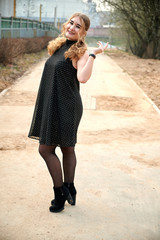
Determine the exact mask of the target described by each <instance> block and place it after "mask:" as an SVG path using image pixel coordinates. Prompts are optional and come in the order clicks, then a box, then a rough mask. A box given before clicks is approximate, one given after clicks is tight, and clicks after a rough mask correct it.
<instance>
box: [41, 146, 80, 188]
mask: <svg viewBox="0 0 160 240" xmlns="http://www.w3.org/2000/svg"><path fill="white" fill-rule="evenodd" d="M56 147H57V146H47V145H44V144H40V146H39V153H40V155H41V156H42V158H43V159H44V160H45V162H46V164H47V167H48V170H49V173H50V175H51V177H52V180H53V184H54V187H60V186H62V184H63V181H64V182H69V183H72V182H74V174H75V167H76V155H75V151H74V147H61V151H62V155H63V173H64V179H63V176H62V168H61V163H60V160H59V158H58V157H57V155H56V153H55V149H56Z"/></svg>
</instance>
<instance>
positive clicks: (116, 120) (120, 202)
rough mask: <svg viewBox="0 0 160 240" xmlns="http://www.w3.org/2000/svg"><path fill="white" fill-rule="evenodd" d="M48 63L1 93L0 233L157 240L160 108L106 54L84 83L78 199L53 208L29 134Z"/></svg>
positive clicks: (39, 239)
mask: <svg viewBox="0 0 160 240" xmlns="http://www.w3.org/2000/svg"><path fill="white" fill-rule="evenodd" d="M43 65H44V62H40V63H38V64H37V65H36V66H34V68H33V69H31V72H30V73H27V74H25V75H24V76H23V77H22V78H21V79H20V80H19V81H18V82H17V83H16V84H15V85H14V86H13V87H12V88H11V89H10V90H9V91H7V93H6V94H5V95H3V96H1V97H0V126H1V127H0V128H1V129H0V150H1V151H0V156H1V161H0V169H1V177H0V184H1V205H0V208H1V209H0V212H1V214H0V239H2V240H15V239H16V240H22V239H23V240H34V239H36V240H53V239H54V240H62V239H63V240H68V239H69V240H90V239H92V240H125V239H127V240H149V239H152V240H159V238H160V227H159V226H160V216H159V212H160V205H159V202H160V186H159V182H160V151H159V149H160V134H159V133H160V114H159V113H158V112H157V111H156V110H155V108H154V105H152V103H151V102H150V101H149V100H147V98H146V96H145V95H144V94H143V92H142V91H141V90H140V88H139V87H137V85H136V84H135V82H133V80H132V79H131V78H130V77H129V76H128V75H127V73H125V72H124V71H123V70H122V69H121V68H120V67H118V66H117V65H116V64H115V62H113V60H111V59H110V58H109V57H107V56H104V55H101V56H98V57H97V59H96V61H95V66H94V71H93V75H92V78H91V79H90V81H89V82H88V83H87V84H84V85H81V93H82V98H83V103H84V114H83V119H82V121H81V124H80V127H79V135H78V144H77V146H76V150H77V159H78V164H77V173H76V180H75V183H76V187H77V190H78V199H77V205H76V206H75V207H71V206H69V205H68V204H66V207H65V210H64V211H63V212H62V213H60V214H51V213H50V212H49V211H48V207H49V206H50V200H51V199H52V198H53V193H52V183H51V179H50V177H49V175H48V172H47V169H46V166H45V164H44V162H43V160H42V159H41V157H40V156H39V154H38V152H37V147H38V142H37V141H34V140H31V139H28V138H27V134H28V130H29V127H30V122H31V118H32V113H33V109H34V102H35V99H36V94H37V89H38V85H39V80H40V77H41V73H42V69H43ZM57 154H58V155H59V157H61V154H60V152H59V150H58V151H57Z"/></svg>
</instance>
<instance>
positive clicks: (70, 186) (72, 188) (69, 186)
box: [51, 182, 77, 206]
mask: <svg viewBox="0 0 160 240" xmlns="http://www.w3.org/2000/svg"><path fill="white" fill-rule="evenodd" d="M64 186H65V187H66V188H67V189H68V190H69V192H70V194H71V197H72V200H73V202H72V203H70V204H71V205H72V206H73V205H75V204H76V194H77V191H76V189H75V186H74V183H67V182H64ZM54 202H55V199H53V200H52V201H51V205H54Z"/></svg>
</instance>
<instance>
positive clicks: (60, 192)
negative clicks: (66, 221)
mask: <svg viewBox="0 0 160 240" xmlns="http://www.w3.org/2000/svg"><path fill="white" fill-rule="evenodd" d="M53 189H54V194H55V199H54V202H53V204H52V206H50V208H49V210H50V212H55V213H57V212H61V211H62V210H63V209H64V204H65V201H66V200H67V201H68V203H69V204H73V199H72V196H71V194H70V192H69V190H68V189H67V187H65V186H64V185H63V186H62V187H57V188H55V187H54V188H53Z"/></svg>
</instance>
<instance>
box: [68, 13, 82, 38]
mask: <svg viewBox="0 0 160 240" xmlns="http://www.w3.org/2000/svg"><path fill="white" fill-rule="evenodd" d="M83 34H84V30H83V27H82V23H81V20H80V18H79V17H78V16H77V17H74V18H72V19H71V20H70V21H69V23H68V24H67V25H66V38H67V39H69V40H73V41H76V40H78V36H79V35H80V36H82V35H83Z"/></svg>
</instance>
